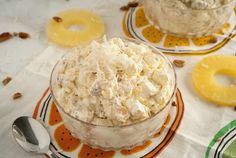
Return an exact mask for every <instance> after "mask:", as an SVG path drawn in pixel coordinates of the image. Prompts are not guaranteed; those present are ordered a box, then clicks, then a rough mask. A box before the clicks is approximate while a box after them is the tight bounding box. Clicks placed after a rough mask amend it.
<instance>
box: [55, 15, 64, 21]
mask: <svg viewBox="0 0 236 158" xmlns="http://www.w3.org/2000/svg"><path fill="white" fill-rule="evenodd" d="M53 20H55V21H56V22H62V21H63V20H62V18H61V17H58V16H54V17H53Z"/></svg>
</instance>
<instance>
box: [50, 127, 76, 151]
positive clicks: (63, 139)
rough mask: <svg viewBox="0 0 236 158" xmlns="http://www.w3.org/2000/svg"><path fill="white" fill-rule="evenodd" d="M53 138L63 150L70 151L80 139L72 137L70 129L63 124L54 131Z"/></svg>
mask: <svg viewBox="0 0 236 158" xmlns="http://www.w3.org/2000/svg"><path fill="white" fill-rule="evenodd" d="M54 138H55V140H56V142H57V144H58V145H59V147H60V148H61V149H62V150H63V151H67V152H71V151H73V150H75V149H76V148H77V147H78V146H79V145H80V140H79V139H76V138H74V137H73V136H72V135H71V133H70V131H69V130H68V129H66V127H65V126H64V125H60V126H59V127H58V128H57V129H56V131H55V133H54Z"/></svg>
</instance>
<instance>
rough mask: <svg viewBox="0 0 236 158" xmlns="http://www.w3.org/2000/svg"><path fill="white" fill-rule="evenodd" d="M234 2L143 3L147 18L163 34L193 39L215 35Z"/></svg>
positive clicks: (157, 0) (162, 0)
mask: <svg viewBox="0 0 236 158" xmlns="http://www.w3.org/2000/svg"><path fill="white" fill-rule="evenodd" d="M231 1H232V0H144V1H143V4H144V9H145V14H146V16H147V17H148V18H149V19H150V20H151V21H152V22H153V23H154V24H155V25H157V26H158V27H159V29H161V30H162V31H164V32H167V33H171V34H174V35H176V36H184V37H186V36H187V37H193V36H205V35H209V34H211V33H214V32H215V31H217V30H218V29H220V28H221V27H222V25H223V24H225V23H226V22H227V20H228V19H229V17H230V15H231V14H232V12H233V9H234V4H235V2H233V1H232V2H233V3H232V4H229V5H226V4H228V3H230V2H231Z"/></svg>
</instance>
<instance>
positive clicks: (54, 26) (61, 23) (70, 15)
mask: <svg viewBox="0 0 236 158" xmlns="http://www.w3.org/2000/svg"><path fill="white" fill-rule="evenodd" d="M56 17H57V18H60V20H55V18H52V19H51V20H49V23H48V25H47V35H48V38H49V39H50V40H52V41H53V42H55V43H57V44H59V45H62V46H66V47H73V46H76V45H78V44H86V43H88V42H90V41H91V40H93V39H97V38H99V37H101V36H102V35H103V34H104V32H105V25H104V22H103V20H102V18H101V17H99V16H98V15H96V14H95V13H92V12H90V11H86V10H67V11H64V12H61V13H59V14H58V15H56ZM72 26H79V27H80V28H81V29H80V30H78V31H72V30H69V28H70V27H72Z"/></svg>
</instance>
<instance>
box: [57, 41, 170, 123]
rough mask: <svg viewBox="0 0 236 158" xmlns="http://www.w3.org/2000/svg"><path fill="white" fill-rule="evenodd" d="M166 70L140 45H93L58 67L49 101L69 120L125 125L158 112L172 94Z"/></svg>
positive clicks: (160, 60) (163, 61) (159, 58)
mask: <svg viewBox="0 0 236 158" xmlns="http://www.w3.org/2000/svg"><path fill="white" fill-rule="evenodd" d="M173 85H174V83H173V78H172V77H171V75H170V66H169V64H168V63H167V61H166V59H164V58H163V57H162V56H161V55H160V54H156V53H154V52H153V50H152V49H150V47H148V46H146V45H143V44H135V43H133V42H127V41H123V40H121V39H120V38H112V39H110V40H108V41H107V40H106V39H104V41H103V42H101V43H98V42H96V41H93V42H92V43H91V44H89V45H87V46H86V47H84V48H78V49H76V50H75V51H74V52H72V53H70V54H68V55H66V56H65V57H64V58H63V59H62V61H61V62H60V63H59V65H58V73H57V77H56V89H55V90H54V91H55V97H56V99H57V100H58V102H59V103H60V105H61V106H62V108H63V109H64V110H65V111H66V112H67V113H69V114H70V115H71V116H73V117H76V118H78V119H80V120H82V121H85V122H89V123H92V124H96V125H105V126H115V125H127V124H131V123H134V122H138V121H141V120H145V119H147V118H149V117H151V116H152V115H154V114H155V113H157V112H158V111H160V109H162V108H163V107H164V106H165V104H166V103H167V101H168V100H169V99H170V97H171V94H172V93H173V87H174V86H173Z"/></svg>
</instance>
